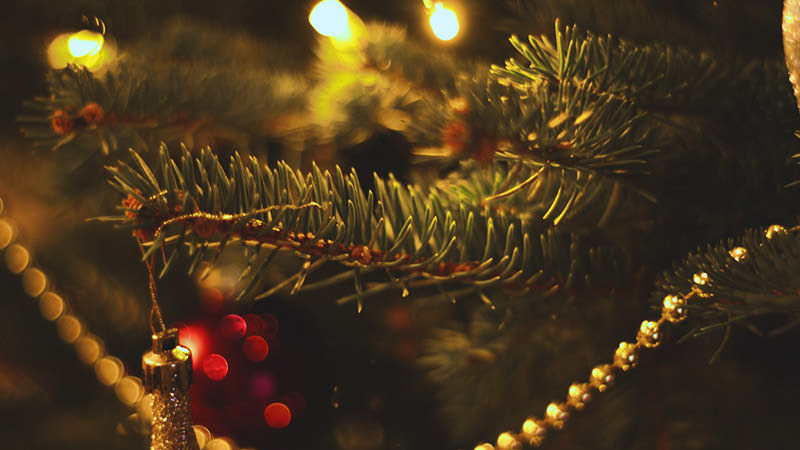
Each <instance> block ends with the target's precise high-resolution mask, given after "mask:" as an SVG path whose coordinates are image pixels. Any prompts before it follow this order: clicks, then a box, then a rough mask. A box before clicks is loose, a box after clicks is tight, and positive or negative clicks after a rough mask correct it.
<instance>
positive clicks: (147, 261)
mask: <svg viewBox="0 0 800 450" xmlns="http://www.w3.org/2000/svg"><path fill="white" fill-rule="evenodd" d="M136 243H137V244H139V250H141V252H142V256H143V257H144V256H145V255H146V252H145V249H144V246H143V245H142V241H141V240H139V239H136ZM144 265H145V267H147V276H148V277H149V284H150V301H151V302H152V306H151V307H150V331H152V332H153V334H154V335H155V334H158V333H163V332H164V331H166V329H167V325H166V324H165V323H164V316H163V315H162V314H161V306H160V305H159V304H158V290H157V288H156V277H155V275H153V256H150V257H149V258H144ZM154 319H157V320H158V326H159V332H158V333H157V332H156V326H155V323H154Z"/></svg>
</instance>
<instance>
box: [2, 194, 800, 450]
mask: <svg viewBox="0 0 800 450" xmlns="http://www.w3.org/2000/svg"><path fill="white" fill-rule="evenodd" d="M2 213H3V201H2V198H0V251H5V260H6V266H7V268H8V270H9V271H11V272H12V273H14V274H17V275H20V276H21V277H22V285H23V288H24V290H25V292H26V293H27V294H28V295H29V296H31V297H32V298H34V299H38V300H39V307H40V310H41V313H42V315H43V316H44V318H45V319H47V320H49V321H53V322H55V324H56V327H57V329H58V333H59V336H60V337H61V338H62V340H64V341H65V342H67V343H70V344H74V345H75V347H76V351H77V352H78V357H79V358H80V359H81V360H82V361H83V362H84V363H86V364H88V365H93V366H94V369H95V374H96V375H97V378H98V381H100V383H102V384H104V385H106V386H113V387H114V389H115V392H116V393H117V396H118V398H119V399H120V401H121V402H122V403H123V404H125V405H127V406H129V407H132V408H135V409H136V411H137V413H138V414H140V415H141V416H142V418H143V419H144V420H147V421H148V422H149V420H150V417H148V415H151V414H152V413H151V412H150V411H149V405H150V401H149V399H148V398H147V395H145V392H144V387H143V385H142V381H141V379H139V378H138V377H135V376H132V375H127V374H126V373H125V368H124V366H123V364H122V362H121V361H120V360H119V359H118V358H116V357H114V356H112V355H110V354H108V353H105V351H104V348H103V342H102V340H100V338H98V337H97V336H94V335H92V334H91V333H90V332H89V330H88V329H86V327H85V326H84V325H83V324H82V323H81V321H80V320H79V319H78V318H77V317H76V316H74V315H73V314H71V313H70V312H69V309H70V308H69V304H68V303H67V302H66V300H64V299H63V298H62V297H61V296H60V295H58V294H57V293H55V292H53V291H52V290H50V289H48V288H49V286H48V285H49V283H48V281H47V277H46V276H45V275H44V273H43V272H42V271H41V269H38V268H36V267H33V266H32V264H31V259H32V257H31V255H30V252H29V251H28V250H27V249H26V248H25V247H24V246H22V245H21V244H19V243H17V242H15V241H16V235H17V228H16V225H15V224H14V222H13V221H11V220H10V219H8V218H3V217H2ZM185 218H186V217H183V218H182V219H185ZM791 230H792V231H800V226H798V227H794V228H791ZM786 232H787V230H786V229H785V228H784V227H782V226H780V225H772V226H770V227H768V228H767V229H766V231H765V234H766V237H767V239H770V238H772V236H774V235H776V234H783V233H786ZM728 254H729V255H730V257H731V258H732V259H733V260H734V261H736V262H741V261H743V260H744V259H745V258H746V257H747V254H748V252H747V249H745V248H744V247H738V246H737V247H734V248H732V249H731V250H730V251H729V252H728ZM691 281H692V282H693V285H692V288H691V290H690V291H689V292H687V293H686V294H669V295H666V296H665V297H664V300H663V301H662V307H661V315H660V317H659V318H658V320H655V321H652V320H644V321H642V323H641V325H640V326H639V330H638V332H637V334H636V342H626V341H623V342H620V344H619V346H618V347H617V349H616V350H615V351H614V357H613V362H612V363H610V364H609V363H606V364H599V365H597V366H595V367H594V368H592V370H591V372H590V375H589V380H588V382H575V383H572V384H571V385H570V387H569V389H568V390H567V398H566V401H565V402H558V401H553V402H551V403H550V404H548V405H547V408H546V409H545V413H544V417H543V418H539V417H529V418H528V419H526V420H525V421H524V422H523V424H522V429H521V431H520V432H518V433H517V432H513V431H506V432H503V433H501V434H500V435H499V436H498V437H497V441H496V443H495V444H490V443H482V444H478V445H477V446H476V447H475V450H519V449H521V448H522V447H523V446H524V445H525V444H528V445H531V446H534V447H538V446H540V445H541V444H542V442H544V439H545V436H546V434H547V432H548V431H549V430H551V429H555V430H560V429H562V428H563V427H564V425H565V422H566V420H567V419H568V417H569V415H570V414H571V413H572V412H573V411H580V410H582V409H583V408H584V407H585V406H586V404H587V403H588V402H589V401H590V400H591V399H592V395H593V393H594V392H595V391H596V392H605V391H606V390H608V388H609V387H610V386H611V385H612V384H613V383H614V378H615V372H616V371H619V370H621V371H623V372H626V371H628V370H630V369H632V368H634V367H636V365H637V364H638V362H639V353H640V351H641V350H643V349H648V348H655V347H658V346H659V345H660V344H661V341H662V337H663V335H662V333H661V327H662V325H664V324H665V323H667V322H669V323H673V324H675V323H679V322H682V321H684V320H685V319H686V317H687V316H688V309H687V300H690V299H692V298H694V297H700V298H708V297H711V296H712V295H713V294H711V293H708V292H704V291H703V289H702V287H703V286H706V285H708V283H709V275H708V274H707V273H706V272H697V273H695V274H694V275H693V276H692V280H691ZM194 429H195V433H196V434H197V438H198V442H199V444H200V448H201V449H206V450H207V449H214V450H237V449H239V447H238V446H237V445H236V443H235V442H233V441H232V440H231V439H229V438H214V436H213V434H212V433H211V432H210V431H209V430H208V429H207V428H206V427H204V426H202V425H195V426H194ZM241 450H246V449H241Z"/></svg>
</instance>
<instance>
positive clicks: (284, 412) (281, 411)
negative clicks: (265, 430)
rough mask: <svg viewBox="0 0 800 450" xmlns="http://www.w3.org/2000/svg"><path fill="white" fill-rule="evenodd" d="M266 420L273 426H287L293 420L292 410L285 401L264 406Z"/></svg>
mask: <svg viewBox="0 0 800 450" xmlns="http://www.w3.org/2000/svg"><path fill="white" fill-rule="evenodd" d="M264 421H265V422H267V425H269V426H270V427H272V428H286V427H287V426H289V422H291V421H292V412H291V411H290V410H289V407H288V406H286V405H284V404H283V403H280V402H275V403H270V404H269V405H267V407H266V408H264Z"/></svg>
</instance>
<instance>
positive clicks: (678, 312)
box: [661, 295, 688, 323]
mask: <svg viewBox="0 0 800 450" xmlns="http://www.w3.org/2000/svg"><path fill="white" fill-rule="evenodd" d="M687 314H688V312H687V311H686V300H684V299H683V297H679V296H677V295H667V296H666V297H664V304H663V307H662V309H661V315H663V316H664V318H665V319H667V320H669V321H670V322H672V323H678V322H681V321H683V320H684V319H685V318H686V316H687Z"/></svg>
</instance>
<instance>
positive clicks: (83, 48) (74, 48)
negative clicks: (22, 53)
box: [47, 30, 117, 71]
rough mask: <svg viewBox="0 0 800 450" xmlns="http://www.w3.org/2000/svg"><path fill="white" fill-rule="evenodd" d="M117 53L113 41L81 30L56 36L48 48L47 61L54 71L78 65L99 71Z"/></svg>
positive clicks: (98, 34)
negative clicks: (70, 65)
mask: <svg viewBox="0 0 800 450" xmlns="http://www.w3.org/2000/svg"><path fill="white" fill-rule="evenodd" d="M116 53H117V49H116V46H115V45H114V43H113V41H111V40H108V39H106V38H105V37H104V36H103V35H102V34H101V33H98V32H96V31H91V30H81V31H78V32H76V33H64V34H60V35H58V36H56V38H55V39H53V41H52V42H51V43H50V46H48V47H47V60H48V62H49V63H50V67H52V68H54V69H63V68H64V67H66V66H67V65H69V64H77V65H81V66H84V67H86V68H87V69H89V70H91V71H97V70H99V69H101V68H103V67H104V66H106V65H107V64H108V63H109V62H111V61H112V60H113V59H114V58H115V57H116Z"/></svg>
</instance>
